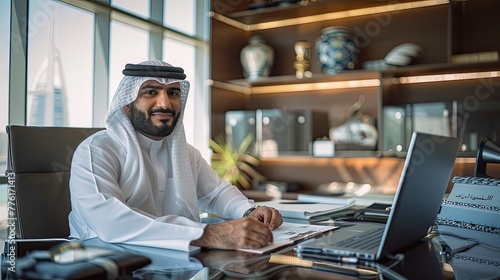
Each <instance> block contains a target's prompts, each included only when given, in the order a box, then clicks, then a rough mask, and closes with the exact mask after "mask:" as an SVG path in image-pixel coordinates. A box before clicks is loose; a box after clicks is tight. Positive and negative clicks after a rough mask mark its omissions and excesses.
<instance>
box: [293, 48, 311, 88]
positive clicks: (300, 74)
mask: <svg viewBox="0 0 500 280" xmlns="http://www.w3.org/2000/svg"><path fill="white" fill-rule="evenodd" d="M294 48H295V62H294V63H293V68H294V69H295V77H297V79H302V78H304V77H305V78H311V77H312V72H311V71H309V66H310V62H309V61H310V60H311V55H312V45H311V43H310V42H309V41H306V40H299V41H296V42H295V44H294Z"/></svg>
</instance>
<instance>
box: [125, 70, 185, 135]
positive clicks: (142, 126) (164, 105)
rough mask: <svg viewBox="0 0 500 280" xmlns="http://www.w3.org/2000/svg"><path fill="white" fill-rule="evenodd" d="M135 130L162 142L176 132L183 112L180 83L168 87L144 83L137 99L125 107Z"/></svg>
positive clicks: (150, 81)
mask: <svg viewBox="0 0 500 280" xmlns="http://www.w3.org/2000/svg"><path fill="white" fill-rule="evenodd" d="M125 110H126V112H127V113H128V115H129V117H130V120H131V121H132V124H133V125H134V127H135V129H137V130H138V131H139V132H140V133H142V134H144V135H145V136H147V137H149V138H151V139H155V140H160V139H162V138H163V137H165V136H168V135H170V133H172V131H174V128H175V125H176V123H177V120H178V119H179V116H180V111H181V89H180V84H179V83H172V84H168V85H164V84H161V83H159V82H157V81H155V80H148V81H146V82H144V83H143V84H142V85H141V87H140V88H139V93H138V95H137V98H136V99H135V101H134V102H133V103H131V104H130V105H127V106H125Z"/></svg>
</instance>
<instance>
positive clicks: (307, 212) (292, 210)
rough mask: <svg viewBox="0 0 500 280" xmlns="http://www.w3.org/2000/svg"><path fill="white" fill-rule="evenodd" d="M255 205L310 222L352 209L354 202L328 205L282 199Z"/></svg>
mask: <svg viewBox="0 0 500 280" xmlns="http://www.w3.org/2000/svg"><path fill="white" fill-rule="evenodd" d="M255 204H256V205H266V206H269V207H273V208H276V209H277V210H278V211H279V212H280V213H281V215H282V216H283V217H285V218H295V219H304V220H309V219H311V218H313V217H317V216H326V215H332V214H335V213H338V212H340V211H343V210H346V209H349V208H352V207H353V206H354V201H351V203H349V204H326V203H315V202H305V201H298V200H287V199H280V200H272V201H263V202H257V203H255Z"/></svg>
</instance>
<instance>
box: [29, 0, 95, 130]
mask: <svg viewBox="0 0 500 280" xmlns="http://www.w3.org/2000/svg"><path fill="white" fill-rule="evenodd" d="M29 13H30V20H29V31H28V32H29V39H30V43H29V44H28V102H27V103H28V107H27V113H28V114H27V124H28V125H39V126H92V96H93V94H92V91H93V61H94V60H93V57H94V14H92V13H89V12H87V11H83V10H80V9H77V8H74V7H71V6H68V5H65V4H58V3H55V2H53V1H48V0H37V1H31V2H30V11H29ZM75 30H78V32H75Z"/></svg>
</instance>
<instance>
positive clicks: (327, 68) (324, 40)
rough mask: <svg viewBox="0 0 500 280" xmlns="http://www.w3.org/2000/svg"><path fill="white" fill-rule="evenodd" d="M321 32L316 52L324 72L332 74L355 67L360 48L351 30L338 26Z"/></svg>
mask: <svg viewBox="0 0 500 280" xmlns="http://www.w3.org/2000/svg"><path fill="white" fill-rule="evenodd" d="M321 32H322V34H321V36H320V37H319V38H318V39H317V40H316V53H317V54H318V60H319V63H320V64H321V68H322V70H323V73H325V74H330V75H331V74H336V73H339V72H341V71H343V70H352V69H354V67H355V64H356V59H357V51H358V50H357V48H356V44H355V43H354V36H353V35H352V33H351V32H350V30H349V29H348V28H347V27H340V26H336V27H328V28H325V29H323V30H322V31H321Z"/></svg>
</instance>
